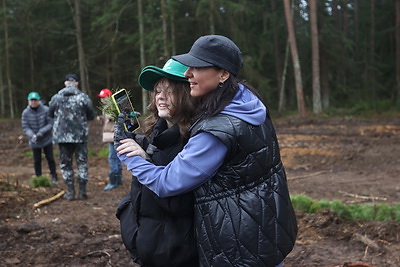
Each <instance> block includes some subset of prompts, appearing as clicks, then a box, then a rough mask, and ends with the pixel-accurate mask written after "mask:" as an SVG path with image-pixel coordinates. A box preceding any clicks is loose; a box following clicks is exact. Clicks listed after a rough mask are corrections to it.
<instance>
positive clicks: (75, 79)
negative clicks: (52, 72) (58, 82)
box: [65, 74, 79, 82]
mask: <svg viewBox="0 0 400 267" xmlns="http://www.w3.org/2000/svg"><path fill="white" fill-rule="evenodd" d="M65 81H66V82H67V81H68V82H79V79H78V76H77V75H76V74H68V75H67V76H66V77H65Z"/></svg>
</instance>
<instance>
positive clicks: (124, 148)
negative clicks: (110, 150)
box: [117, 138, 149, 159]
mask: <svg viewBox="0 0 400 267" xmlns="http://www.w3.org/2000/svg"><path fill="white" fill-rule="evenodd" d="M120 143H121V145H120V146H119V147H117V151H118V152H119V153H120V154H125V153H127V154H126V156H127V157H133V156H141V157H142V158H144V159H148V158H149V155H147V154H146V152H145V151H144V150H143V148H142V147H141V146H139V145H138V143H136V142H135V140H133V139H130V138H128V139H122V140H120Z"/></svg>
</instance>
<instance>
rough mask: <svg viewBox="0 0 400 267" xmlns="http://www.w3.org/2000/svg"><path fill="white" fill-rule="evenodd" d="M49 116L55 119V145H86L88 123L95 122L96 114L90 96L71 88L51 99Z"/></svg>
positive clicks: (61, 91)
mask: <svg viewBox="0 0 400 267" xmlns="http://www.w3.org/2000/svg"><path fill="white" fill-rule="evenodd" d="M49 116H50V117H52V118H54V124H53V143H85V142H87V139H88V133H89V128H88V121H89V120H93V119H94V118H95V116H96V113H95V111H94V109H93V105H92V101H91V100H90V98H89V96H88V95H87V94H85V93H83V92H82V91H80V90H79V89H78V88H76V87H72V86H70V87H66V88H64V89H61V90H60V91H59V92H58V93H57V94H55V95H54V96H53V97H52V98H51V100H50V103H49Z"/></svg>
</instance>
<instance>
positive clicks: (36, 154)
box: [32, 143, 56, 176]
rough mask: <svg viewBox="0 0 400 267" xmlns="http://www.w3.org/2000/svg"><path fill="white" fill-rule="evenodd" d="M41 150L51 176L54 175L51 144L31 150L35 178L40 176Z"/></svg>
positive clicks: (54, 167)
mask: <svg viewBox="0 0 400 267" xmlns="http://www.w3.org/2000/svg"><path fill="white" fill-rule="evenodd" d="M42 150H43V152H44V155H45V156H46V159H47V163H48V165H49V170H50V173H51V174H52V175H53V174H55V173H56V162H55V160H54V156H53V145H52V144H51V143H50V144H49V145H47V146H45V147H43V148H32V151H33V162H34V166H35V174H36V176H41V175H42Z"/></svg>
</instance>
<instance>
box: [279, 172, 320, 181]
mask: <svg viewBox="0 0 400 267" xmlns="http://www.w3.org/2000/svg"><path fill="white" fill-rule="evenodd" d="M326 172H327V171H320V172H314V173H310V174H305V175H300V176H294V177H290V178H287V179H288V180H296V179H303V178H308V177H312V176H317V175H320V174H323V173H326Z"/></svg>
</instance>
